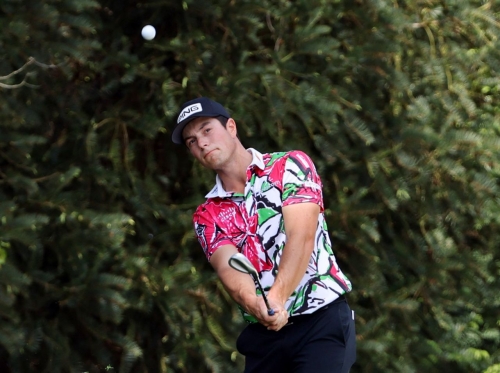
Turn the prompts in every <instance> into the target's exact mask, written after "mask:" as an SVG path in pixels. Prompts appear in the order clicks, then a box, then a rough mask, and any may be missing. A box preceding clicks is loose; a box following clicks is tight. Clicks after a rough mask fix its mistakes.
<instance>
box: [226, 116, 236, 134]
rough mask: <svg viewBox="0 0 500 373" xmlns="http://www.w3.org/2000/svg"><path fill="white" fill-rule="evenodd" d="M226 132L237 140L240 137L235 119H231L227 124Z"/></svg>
mask: <svg viewBox="0 0 500 373" xmlns="http://www.w3.org/2000/svg"><path fill="white" fill-rule="evenodd" d="M226 130H227V131H228V132H229V134H230V135H231V136H232V137H233V138H236V137H238V129H237V128H236V122H235V121H234V119H233V118H229V119H228V120H227V123H226Z"/></svg>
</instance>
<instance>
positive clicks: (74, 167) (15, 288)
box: [0, 0, 500, 373]
mask: <svg viewBox="0 0 500 373" xmlns="http://www.w3.org/2000/svg"><path fill="white" fill-rule="evenodd" d="M0 22H1V24H2V25H4V32H3V33H2V35H0V48H1V49H2V51H3V52H4V53H2V54H3V55H4V56H5V57H4V58H3V59H0V83H1V85H0V128H1V131H0V371H2V372H4V371H5V372H51V373H52V372H104V371H117V372H148V373H155V372H167V371H168V372H234V371H241V370H242V361H243V359H242V357H241V356H240V355H238V353H237V352H236V351H235V338H236V336H237V335H238V332H239V330H240V329H241V328H242V327H243V325H242V323H241V321H240V318H239V315H238V312H237V310H236V308H235V306H234V304H233V302H232V301H231V300H230V299H228V297H227V294H226V293H225V292H224V290H223V289H222V288H221V286H220V284H219V283H218V281H217V279H216V277H215V275H214V273H213V270H212V269H211V267H210V265H209V264H208V263H206V260H205V258H204V256H203V254H202V252H201V249H200V248H199V244H198V243H197V242H196V241H195V239H194V234H193V232H192V226H191V214H192V212H193V210H194V208H195V207H196V206H197V204H198V203H200V202H202V201H203V200H204V198H203V196H204V195H205V194H206V193H207V192H208V191H209V190H210V188H211V186H212V184H213V181H214V175H213V174H212V173H211V172H208V171H207V170H204V169H202V168H200V166H198V165H197V164H196V163H194V162H193V161H192V159H191V158H190V157H189V156H188V152H187V150H186V149H184V148H183V147H175V146H173V145H172V144H171V142H170V133H171V129H172V126H173V124H174V122H175V114H176V112H177V108H178V106H179V105H180V104H181V103H182V102H184V101H185V100H187V99H190V98H192V97H193V96H198V95H206V96H210V97H212V98H214V99H216V100H218V101H220V102H222V103H224V104H225V105H226V106H227V107H228V109H229V110H230V112H231V113H232V114H233V116H234V118H235V119H236V122H237V124H238V128H239V135H240V137H241V139H242V141H243V143H244V144H245V145H247V146H252V147H255V148H257V149H259V150H260V151H263V152H267V151H276V150H289V149H301V150H304V151H306V152H308V153H309V154H310V155H311V156H312V157H313V159H314V160H315V162H316V164H317V166H318V170H319V172H320V174H321V176H322V179H323V183H324V186H325V190H324V198H325V204H326V215H327V222H328V225H329V227H330V231H331V234H332V239H333V242H334V244H335V253H336V255H337V257H338V259H339V262H340V265H341V267H342V268H343V270H344V272H345V273H346V274H347V275H348V276H349V278H350V279H351V280H352V281H353V285H354V291H353V292H352V293H351V294H350V295H349V302H350V304H351V307H352V308H353V309H355V310H356V312H357V314H358V318H357V331H358V362H357V364H356V365H355V367H354V368H353V372H420V371H428V372H440V371H454V372H485V373H494V372H495V371H497V370H498V367H499V364H500V356H499V353H498V351H499V350H500V332H499V329H498V323H499V319H498V312H497V309H498V306H499V304H500V296H499V295H498V290H497V289H498V288H499V285H500V284H499V280H498V274H499V267H498V263H500V254H499V251H498V246H499V243H500V242H499V237H500V236H499V226H500V225H499V223H500V221H499V218H498V216H499V212H500V208H499V207H500V206H499V204H500V199H499V198H498V176H499V174H500V166H499V154H500V153H499V150H500V149H499V145H500V141H499V134H500V112H499V109H498V108H499V107H500V102H499V95H498V91H499V89H500V83H499V73H498V69H497V68H496V66H498V64H499V60H500V55H499V52H498V50H499V48H498V43H499V41H498V40H499V36H500V30H499V25H500V23H499V19H498V6H497V5H496V4H495V3H494V2H493V1H475V0H468V1H460V2H459V1H452V0H448V1H445V0H442V1H432V0H429V1H426V2H387V1H355V2H353V1H340V0H338V1H324V0H308V1H306V0H298V1H293V2H292V1H282V0H279V1H278V0H259V1H257V0H246V1H237V2H235V1H233V2H229V1H222V0H211V1H209V2H199V1H192V0H190V1H183V2H177V1H170V0H167V1H164V2H160V3H158V2H138V1H125V2H122V1H120V2H119V1H113V0H100V1H93V0H82V1H78V2H76V1H71V0H63V1H56V0H48V1H45V2H43V3H40V4H38V3H36V2H35V3H33V2H21V1H15V0H8V1H5V2H3V3H1V4H0ZM146 24H152V25H154V26H155V27H156V29H157V36H156V38H155V39H154V40H152V41H145V40H144V39H142V38H141V36H140V30H141V28H142V27H143V26H144V25H146ZM23 66H24V67H23ZM19 69H21V70H19ZM27 74H28V75H27Z"/></svg>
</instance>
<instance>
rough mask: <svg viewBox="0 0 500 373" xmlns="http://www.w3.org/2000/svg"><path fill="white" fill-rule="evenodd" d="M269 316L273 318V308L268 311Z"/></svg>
mask: <svg viewBox="0 0 500 373" xmlns="http://www.w3.org/2000/svg"><path fill="white" fill-rule="evenodd" d="M267 314H268V315H269V316H273V315H274V310H273V309H272V308H270V309H268V310H267Z"/></svg>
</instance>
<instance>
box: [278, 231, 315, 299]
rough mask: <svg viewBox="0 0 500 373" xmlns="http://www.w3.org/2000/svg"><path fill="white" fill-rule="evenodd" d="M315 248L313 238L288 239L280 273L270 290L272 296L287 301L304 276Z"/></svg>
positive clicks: (279, 269)
mask: <svg viewBox="0 0 500 373" xmlns="http://www.w3.org/2000/svg"><path fill="white" fill-rule="evenodd" d="M313 249H314V241H313V240H308V241H305V240H298V239H297V240H289V241H287V243H286V245H285V247H284V249H283V254H282V256H281V259H280V264H279V268H278V275H277V276H276V280H275V281H274V285H273V286H272V288H271V290H270V291H269V297H270V298H274V299H276V300H278V301H279V302H281V304H284V303H285V302H286V301H287V299H288V298H289V297H290V295H292V293H293V291H294V290H295V289H296V288H297V286H298V285H299V283H300V280H301V279H302V277H304V274H305V273H306V270H307V266H308V264H309V260H310V258H311V254H312V251H313Z"/></svg>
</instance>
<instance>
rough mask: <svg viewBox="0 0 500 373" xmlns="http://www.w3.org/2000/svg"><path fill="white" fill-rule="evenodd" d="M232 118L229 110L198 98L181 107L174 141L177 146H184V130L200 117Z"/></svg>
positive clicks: (206, 99)
mask: <svg viewBox="0 0 500 373" xmlns="http://www.w3.org/2000/svg"><path fill="white" fill-rule="evenodd" d="M218 116H222V117H225V118H231V116H230V115H229V113H228V112H227V110H226V109H225V108H224V106H222V105H221V104H219V103H218V102H215V101H213V100H210V99H209V98H206V97H198V98H195V99H193V100H190V101H188V102H185V103H184V104H182V106H181V110H180V112H179V116H178V117H177V124H176V126H175V128H174V131H173V132H172V141H173V142H174V143H176V144H182V143H183V142H184V139H183V138H182V130H183V129H184V127H186V125H187V124H188V123H189V122H191V121H192V120H193V119H194V118H198V117H218Z"/></svg>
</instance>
